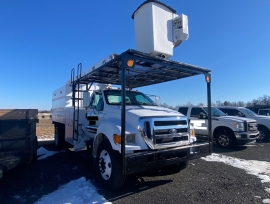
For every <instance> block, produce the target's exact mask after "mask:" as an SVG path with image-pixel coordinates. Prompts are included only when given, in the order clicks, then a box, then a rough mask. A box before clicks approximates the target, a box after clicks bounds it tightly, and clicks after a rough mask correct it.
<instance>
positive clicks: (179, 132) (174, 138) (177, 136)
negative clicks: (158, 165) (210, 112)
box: [138, 116, 189, 149]
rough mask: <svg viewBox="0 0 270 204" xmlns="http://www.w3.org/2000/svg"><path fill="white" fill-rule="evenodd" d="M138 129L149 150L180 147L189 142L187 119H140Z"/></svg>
mask: <svg viewBox="0 0 270 204" xmlns="http://www.w3.org/2000/svg"><path fill="white" fill-rule="evenodd" d="M138 129H139V131H140V133H141V135H142V137H143V139H144V140H145V142H146V143H147V145H148V146H149V147H150V148H151V149H160V148H165V147H168V145H169V146H172V147H173V146H180V145H181V144H182V145H183V144H187V143H188V141H189V128H188V122H187V118H186V117H185V116H183V117H165V118H164V117H156V118H140V119H139V126H138Z"/></svg>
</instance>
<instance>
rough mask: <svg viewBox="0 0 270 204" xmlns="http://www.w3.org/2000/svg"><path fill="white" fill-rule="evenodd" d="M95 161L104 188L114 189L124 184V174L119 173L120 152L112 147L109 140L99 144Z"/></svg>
mask: <svg viewBox="0 0 270 204" xmlns="http://www.w3.org/2000/svg"><path fill="white" fill-rule="evenodd" d="M96 162H97V165H96V168H97V169H96V170H97V174H98V177H99V180H100V182H101V184H102V185H103V186H104V187H105V188H107V189H108V190H116V189H119V188H121V187H122V186H123V185H124V182H125V178H126V176H124V175H122V173H121V162H120V154H119V153H118V152H117V151H114V150H113V149H112V147H111V144H110V143H109V141H107V140H104V141H103V142H101V144H100V145H99V147H98V152H97V161H96Z"/></svg>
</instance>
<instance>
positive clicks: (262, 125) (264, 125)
mask: <svg viewBox="0 0 270 204" xmlns="http://www.w3.org/2000/svg"><path fill="white" fill-rule="evenodd" d="M218 108H219V109H220V110H222V111H223V112H224V113H226V114H227V115H231V116H238V117H242V118H243V117H245V118H252V119H254V120H256V121H257V123H258V130H259V133H260V135H259V137H258V139H257V140H262V141H266V140H268V139H269V134H270V117H269V116H262V115H257V114H256V113H254V112H253V111H251V110H249V109H248V108H244V107H233V106H222V107H218Z"/></svg>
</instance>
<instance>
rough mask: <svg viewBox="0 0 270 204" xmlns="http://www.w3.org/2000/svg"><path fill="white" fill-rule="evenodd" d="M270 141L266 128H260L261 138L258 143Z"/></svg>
mask: <svg viewBox="0 0 270 204" xmlns="http://www.w3.org/2000/svg"><path fill="white" fill-rule="evenodd" d="M268 139H269V132H268V130H267V129H266V128H264V127H259V138H257V141H267V140H268Z"/></svg>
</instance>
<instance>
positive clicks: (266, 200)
mask: <svg viewBox="0 0 270 204" xmlns="http://www.w3.org/2000/svg"><path fill="white" fill-rule="evenodd" d="M262 202H263V203H270V199H268V198H267V199H263V201H262Z"/></svg>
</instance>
